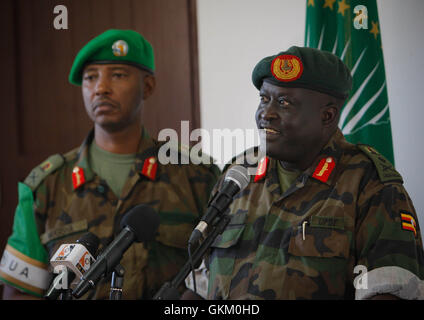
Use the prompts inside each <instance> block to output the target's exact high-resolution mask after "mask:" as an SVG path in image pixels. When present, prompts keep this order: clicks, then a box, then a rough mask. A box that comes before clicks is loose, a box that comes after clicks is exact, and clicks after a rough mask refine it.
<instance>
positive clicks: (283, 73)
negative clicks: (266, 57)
mask: <svg viewBox="0 0 424 320" xmlns="http://www.w3.org/2000/svg"><path fill="white" fill-rule="evenodd" d="M271 72H272V75H273V76H274V78H275V79H277V80H280V81H286V82H288V81H294V80H296V79H299V78H300V76H301V75H302V72H303V64H302V61H300V59H299V58H298V57H296V56H293V55H290V54H285V55H280V56H278V57H276V58H274V60H272V63H271Z"/></svg>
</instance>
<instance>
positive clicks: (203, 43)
mask: <svg viewBox="0 0 424 320" xmlns="http://www.w3.org/2000/svg"><path fill="white" fill-rule="evenodd" d="M377 4H378V9H379V18H380V26H381V30H380V31H381V37H382V43H383V53H384V60H385V68H386V78H387V90H388V95H389V105H390V113H391V121H392V134H393V144H394V153H395V162H396V168H397V170H398V171H399V172H400V173H401V174H402V176H403V178H404V180H405V187H406V189H407V190H408V192H409V195H410V196H411V198H412V200H413V202H414V205H415V208H416V210H417V214H418V217H419V222H420V225H421V226H422V227H423V228H424V195H423V192H422V190H423V189H424V187H423V186H421V182H424V165H423V164H422V161H423V160H424V148H423V145H424V143H423V138H424V126H423V125H422V124H423V122H424V103H422V101H421V96H422V94H423V93H424V85H423V79H422V77H421V74H422V73H423V72H424V55H423V54H422V52H423V49H424V44H423V43H424V41H423V33H424V19H423V18H424V1H422V0H402V1H399V0H378V1H377ZM197 11H198V12H197V16H198V33H199V60H200V101H201V122H202V127H203V128H204V129H206V130H208V131H209V132H212V130H213V129H216V128H221V129H222V128H229V129H231V130H235V129H237V128H243V129H245V128H246V129H247V128H250V129H255V130H256V125H255V120H254V114H255V110H256V107H257V105H258V102H259V98H258V91H257V90H256V88H255V87H254V86H253V84H252V82H251V73H252V69H253V67H254V66H255V65H256V63H257V62H258V61H259V60H260V59H262V58H263V57H265V56H269V55H272V54H275V53H278V52H279V51H282V50H285V49H287V48H289V47H290V46H291V45H299V46H303V42H304V32H305V14H306V0H261V1H258V0H214V1H211V0H197ZM205 148H206V150H205V151H206V152H209V153H211V154H212V156H214V157H215V158H217V159H223V155H222V154H216V153H214V150H213V148H212V147H211V146H209V145H205ZM239 151H241V150H236V152H239ZM226 160H229V159H228V157H227V158H224V159H223V161H226Z"/></svg>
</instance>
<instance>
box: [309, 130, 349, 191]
mask: <svg viewBox="0 0 424 320" xmlns="http://www.w3.org/2000/svg"><path fill="white" fill-rule="evenodd" d="M345 143H347V141H346V139H345V138H344V136H343V134H342V132H341V131H340V129H338V128H337V130H336V131H335V132H334V134H333V135H332V136H331V138H330V139H329V140H328V142H327V144H326V145H325V146H324V147H323V148H322V149H321V151H320V153H319V154H318V156H317V157H316V158H315V160H314V161H313V162H312V165H311V166H310V167H309V168H308V169H306V170H305V171H304V173H306V174H307V175H308V176H309V177H311V178H312V179H315V180H317V181H320V182H323V183H326V184H327V185H332V184H333V180H334V177H335V176H336V172H337V171H338V170H339V169H340V168H339V164H340V160H341V157H342V156H343V148H342V146H343V144H345Z"/></svg>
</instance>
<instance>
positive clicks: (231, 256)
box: [199, 130, 424, 299]
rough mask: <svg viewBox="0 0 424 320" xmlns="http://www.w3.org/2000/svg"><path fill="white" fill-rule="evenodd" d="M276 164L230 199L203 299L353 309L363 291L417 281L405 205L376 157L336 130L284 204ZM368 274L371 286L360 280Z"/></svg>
mask: <svg viewBox="0 0 424 320" xmlns="http://www.w3.org/2000/svg"><path fill="white" fill-rule="evenodd" d="M247 156H249V155H247ZM250 163H251V162H250ZM276 164H277V162H276V160H275V159H268V160H266V159H265V158H264V159H263V161H262V162H261V165H259V166H258V172H257V175H256V177H253V176H251V181H250V183H249V185H248V186H247V187H246V189H244V190H243V191H242V192H240V194H238V195H236V196H235V197H234V202H233V203H232V204H231V206H230V214H231V216H232V219H231V221H230V223H229V224H228V226H227V228H226V229H225V231H224V232H223V233H222V234H221V235H220V236H218V238H217V239H216V240H215V242H214V243H213V245H212V248H211V251H210V255H209V256H208V259H206V262H207V263H206V265H207V266H208V269H209V286H208V298H209V299H353V298H355V293H356V295H357V297H358V290H361V289H365V288H366V283H363V281H367V282H369V283H376V282H377V283H379V284H381V283H382V281H383V282H384V281H387V282H388V283H385V284H386V285H388V286H391V285H392V284H393V283H392V282H393V281H394V280H393V279H396V278H398V279H399V277H401V276H402V275H405V276H410V275H412V276H413V277H415V278H416V279H415V280H417V281H419V278H422V277H423V275H424V273H423V271H424V258H423V248H422V239H421V235H420V228H419V225H418V220H417V217H416V213H415V210H414V207H413V204H412V201H411V199H410V198H409V196H408V194H407V192H406V191H405V189H404V187H403V186H402V183H403V182H402V178H401V176H400V175H399V174H398V173H397V172H396V171H395V170H394V168H393V167H392V165H391V164H390V163H389V162H388V161H387V160H385V159H384V158H383V157H382V156H381V155H379V154H378V153H377V152H376V151H375V150H374V149H372V148H371V147H369V146H365V145H353V144H350V143H348V142H347V141H346V140H345V139H344V137H343V135H342V133H341V132H340V130H337V132H336V133H335V134H334V135H333V136H332V138H331V139H330V140H329V142H328V143H327V145H326V146H325V147H324V148H323V149H322V151H321V153H320V154H319V155H318V156H317V158H316V160H315V161H314V162H313V164H312V165H311V167H310V168H308V169H307V170H305V171H304V172H303V173H302V174H301V175H300V176H299V177H298V178H297V180H296V181H295V182H294V183H293V185H292V186H291V187H290V188H289V189H288V190H287V191H286V192H285V193H284V194H281V190H280V186H279V179H278V174H277V166H276ZM261 170H262V171H261ZM223 176H224V175H223ZM221 182H222V178H221V180H220V182H219V183H221ZM218 185H219V184H218ZM215 190H216V189H215ZM411 219H412V220H411ZM357 266H359V267H357ZM392 267H397V268H394V269H393V268H392ZM365 271H371V272H368V273H366V274H367V275H369V276H370V277H372V276H375V275H377V277H374V278H375V279H378V280H375V279H370V278H369V279H366V278H364V279H363V278H358V277H359V276H362V275H364V274H365ZM384 271H386V273H384ZM387 271H390V272H391V271H393V272H391V273H390V272H389V273H390V274H388V273H387ZM383 276H385V280H382V279H383V278H384V277H383ZM404 278H405V277H404ZM405 279H406V278H405ZM368 280H369V281H368ZM355 281H356V282H355ZM199 282H200V280H199ZM354 282H355V286H354ZM355 287H356V288H357V290H355ZM386 287H387V286H386ZM371 289H372V288H368V290H371ZM380 292H381V291H380ZM382 292H388V291H387V290H386V291H384V290H383V291H382ZM374 294H376V292H374V293H372V291H370V292H369V296H370V295H374ZM359 296H360V297H367V296H366V295H365V294H362V295H361V294H360V295H359ZM404 297H405V296H404Z"/></svg>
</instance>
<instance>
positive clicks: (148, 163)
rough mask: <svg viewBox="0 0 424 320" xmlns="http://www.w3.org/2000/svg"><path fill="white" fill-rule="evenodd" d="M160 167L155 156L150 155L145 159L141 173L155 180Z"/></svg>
mask: <svg viewBox="0 0 424 320" xmlns="http://www.w3.org/2000/svg"><path fill="white" fill-rule="evenodd" d="M157 169H158V162H157V160H156V158H155V157H150V158H147V159H146V160H144V163H143V169H141V174H143V175H145V176H146V177H147V178H149V179H150V180H152V181H153V180H155V178H156V171H157Z"/></svg>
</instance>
